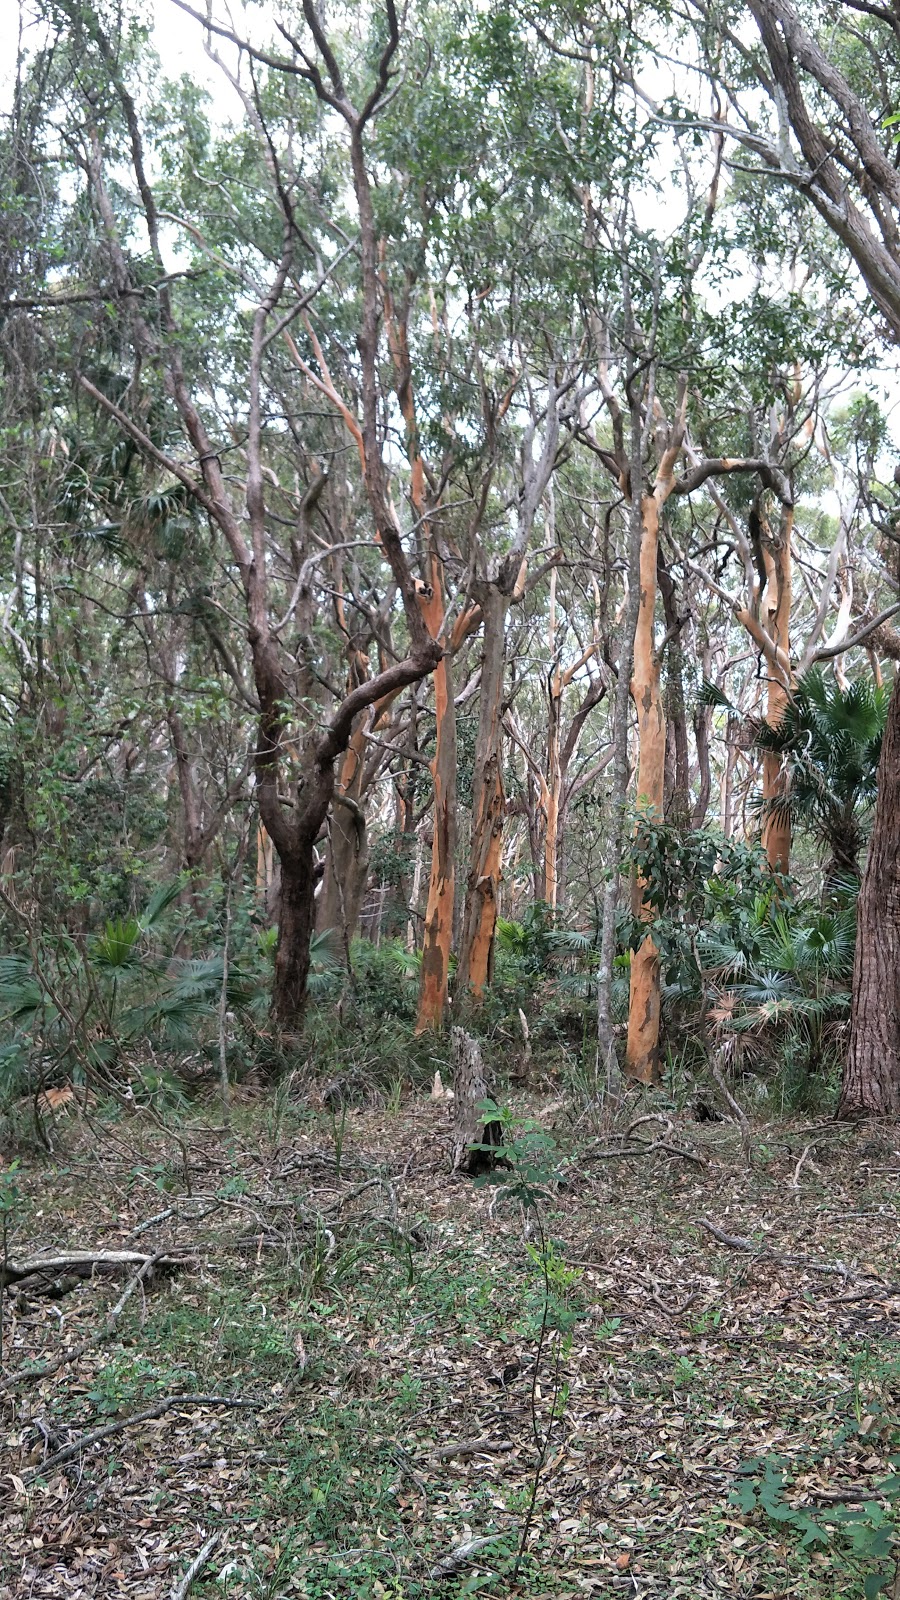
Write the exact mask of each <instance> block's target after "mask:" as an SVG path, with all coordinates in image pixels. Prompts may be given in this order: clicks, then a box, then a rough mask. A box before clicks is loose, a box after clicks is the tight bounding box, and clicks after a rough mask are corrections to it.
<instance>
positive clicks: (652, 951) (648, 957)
mask: <svg viewBox="0 0 900 1600" xmlns="http://www.w3.org/2000/svg"><path fill="white" fill-rule="evenodd" d="M641 509H642V521H643V534H642V538H641V565H640V585H641V602H640V610H639V612H638V621H637V628H636V630H635V635H634V664H633V667H632V678H631V693H632V698H633V700H634V704H635V708H636V711H637V721H638V769H637V803H638V808H639V809H640V810H642V811H647V812H650V813H652V814H653V816H655V817H657V818H661V817H662V810H663V792H664V787H665V772H666V720H665V716H664V713H663V704H662V695H661V693H660V681H659V661H658V659H657V656H656V650H655V646H654V638H653V616H654V611H655V608H656V568H657V556H658V551H659V502H658V500H657V498H656V496H655V495H644V497H643V501H642V508H641ZM633 902H634V910H635V912H636V913H637V914H638V915H644V916H646V915H647V914H648V913H647V908H646V907H645V905H644V901H643V887H642V884H641V882H640V880H639V879H636V880H635V883H634V889H633ZM659 1018H660V963H659V951H658V949H657V947H656V944H655V943H654V940H653V936H652V934H650V933H648V934H647V936H646V938H645V939H644V940H643V942H642V943H641V944H640V946H639V947H638V949H637V950H636V951H635V952H634V955H633V956H632V958H631V984H630V994H629V1001H628V1043H627V1047H626V1052H625V1066H626V1071H627V1072H628V1075H629V1077H632V1078H637V1079H638V1080H639V1081H640V1082H641V1083H654V1082H655V1081H656V1079H657V1078H658V1077H659Z"/></svg>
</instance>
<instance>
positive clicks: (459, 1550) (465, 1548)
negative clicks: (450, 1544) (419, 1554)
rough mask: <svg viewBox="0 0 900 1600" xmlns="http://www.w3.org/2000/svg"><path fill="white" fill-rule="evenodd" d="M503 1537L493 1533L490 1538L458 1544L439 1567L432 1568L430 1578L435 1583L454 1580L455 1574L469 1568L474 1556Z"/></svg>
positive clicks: (442, 1559) (441, 1560)
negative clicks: (440, 1579)
mask: <svg viewBox="0 0 900 1600" xmlns="http://www.w3.org/2000/svg"><path fill="white" fill-rule="evenodd" d="M501 1537H502V1535H500V1534H499V1533H493V1534H491V1535H490V1536H489V1537H488V1538H484V1539H467V1540H466V1541H465V1543H464V1544H458V1545H457V1546H456V1547H455V1549H453V1550H448V1552H447V1554H446V1555H445V1556H442V1557H441V1559H440V1561H439V1562H438V1563H437V1565H436V1566H434V1567H432V1569H431V1573H430V1577H431V1578H432V1580H434V1581H436V1580H437V1579H438V1578H452V1577H453V1575H454V1573H456V1572H459V1571H460V1570H461V1568H462V1567H465V1566H467V1565H468V1563H469V1562H470V1561H471V1560H472V1559H473V1557H474V1556H477V1555H478V1554H479V1552H480V1551H482V1550H486V1549H487V1547H488V1545H489V1544H496V1543H497V1540H498V1539H499V1538H501Z"/></svg>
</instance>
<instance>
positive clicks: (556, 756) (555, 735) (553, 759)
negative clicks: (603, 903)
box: [544, 573, 563, 911]
mask: <svg viewBox="0 0 900 1600" xmlns="http://www.w3.org/2000/svg"><path fill="white" fill-rule="evenodd" d="M554 576H555V573H554ZM562 695H563V677H562V673H561V671H560V667H559V662H558V661H556V662H554V663H553V666H552V667H551V669H550V673H549V675H548V678H547V800H546V812H547V817H546V831H545V835H544V899H545V900H546V902H547V904H548V906H550V907H551V909H552V910H554V911H555V910H556V906H557V901H558V898H559V804H560V795H561V793H562V782H563V771H562V760H561V753H560V738H559V732H560V729H559V724H560V717H561V715H562Z"/></svg>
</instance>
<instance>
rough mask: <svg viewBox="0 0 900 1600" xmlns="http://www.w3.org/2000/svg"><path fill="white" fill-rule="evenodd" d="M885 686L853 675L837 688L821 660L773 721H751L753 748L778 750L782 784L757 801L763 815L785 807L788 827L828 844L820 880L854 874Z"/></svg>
mask: <svg viewBox="0 0 900 1600" xmlns="http://www.w3.org/2000/svg"><path fill="white" fill-rule="evenodd" d="M888 698H889V689H888V688H886V687H884V686H882V685H881V684H875V683H873V682H872V680H871V679H870V678H858V679H857V680H856V681H855V682H854V683H851V684H850V686H849V688H847V689H843V688H842V687H841V685H840V684H839V683H838V682H837V680H836V679H835V678H834V677H832V676H831V675H827V676H826V674H825V673H824V672H823V671H822V669H821V668H819V667H813V668H812V669H811V670H810V671H809V672H806V673H804V675H803V677H802V678H800V679H799V680H798V682H797V684H796V686H795V688H794V692H793V695H792V697H791V699H790V700H789V702H788V704H787V706H786V708H785V711H784V714H783V716H782V717H781V720H780V721H779V722H778V724H777V725H776V726H775V727H772V726H771V725H770V724H769V723H767V722H763V721H756V722H754V724H753V731H754V738H755V743H756V745H757V748H758V749H761V750H771V751H774V752H775V753H776V754H777V755H780V756H781V758H782V761H783V763H784V767H785V771H786V782H785V784H784V788H783V792H782V793H781V794H779V795H776V796H774V797H773V798H771V799H768V800H766V801H765V802H764V803H763V807H762V813H763V816H764V818H765V817H772V816H775V815H781V816H784V815H785V813H786V814H787V816H788V818H789V820H790V823H791V826H792V828H796V829H798V830H800V831H805V832H807V833H809V834H811V835H812V836H813V838H815V839H816V840H817V841H818V842H819V843H820V844H821V845H823V846H824V848H825V849H826V850H827V851H828V852H829V859H828V861H827V864H826V867H825V883H826V888H834V887H836V886H837V884H838V883H839V881H840V880H841V879H844V880H846V879H850V880H852V881H853V882H854V885H855V884H856V883H858V881H859V872H860V868H859V857H860V852H861V850H862V848H863V845H864V843H865V840H866V833H867V825H868V812H869V811H870V809H871V806H872V802H873V801H874V798H875V789H876V778H877V774H878V757H879V755H880V752H881V737H882V734H883V732H884V724H885V718H886V716H887V706H888Z"/></svg>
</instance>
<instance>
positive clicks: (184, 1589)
mask: <svg viewBox="0 0 900 1600" xmlns="http://www.w3.org/2000/svg"><path fill="white" fill-rule="evenodd" d="M221 1542H222V1535H221V1534H220V1533H211V1534H210V1536H209V1538H208V1539H207V1541H206V1543H205V1544H204V1545H201V1547H200V1549H199V1550H198V1551H197V1554H196V1555H195V1557H194V1559H193V1561H192V1562H191V1564H190V1566H189V1567H188V1569H187V1572H186V1573H185V1575H184V1577H183V1578H182V1579H181V1580H180V1581H179V1582H178V1583H176V1584H175V1587H174V1588H173V1590H172V1600H185V1597H186V1596H187V1595H188V1594H190V1591H191V1585H192V1584H193V1582H194V1579H195V1578H199V1576H200V1574H201V1572H202V1571H203V1568H204V1567H205V1566H206V1563H207V1561H208V1560H209V1558H210V1556H211V1555H212V1553H213V1551H214V1550H215V1549H216V1547H217V1545H219V1544H221Z"/></svg>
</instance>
